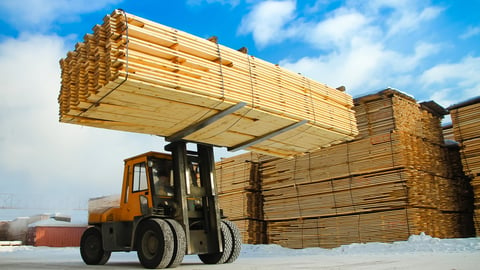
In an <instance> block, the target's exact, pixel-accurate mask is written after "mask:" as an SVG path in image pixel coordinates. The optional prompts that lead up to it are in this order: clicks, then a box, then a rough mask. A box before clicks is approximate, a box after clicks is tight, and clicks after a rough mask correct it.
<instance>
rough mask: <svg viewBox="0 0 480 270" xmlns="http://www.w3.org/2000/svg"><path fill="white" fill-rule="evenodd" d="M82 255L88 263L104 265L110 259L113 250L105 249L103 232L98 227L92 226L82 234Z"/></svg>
mask: <svg viewBox="0 0 480 270" xmlns="http://www.w3.org/2000/svg"><path fill="white" fill-rule="evenodd" d="M80 255H81V256H82V259H83V261H84V262H85V263H86V264H88V265H103V264H106V263H107V261H108V259H110V255H111V252H110V251H105V250H103V242H102V233H101V232H100V230H99V229H98V228H96V227H90V228H88V229H87V230H86V231H85V232H84V233H83V234H82V238H81V240H80Z"/></svg>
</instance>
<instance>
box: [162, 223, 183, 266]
mask: <svg viewBox="0 0 480 270" xmlns="http://www.w3.org/2000/svg"><path fill="white" fill-rule="evenodd" d="M165 221H166V222H167V223H168V224H169V225H170V229H172V232H173V238H174V240H175V241H174V244H175V245H174V247H173V256H172V260H171V261H170V263H169V264H168V266H167V267H168V268H174V267H177V266H178V265H179V264H181V263H182V261H183V257H184V256H185V250H186V248H187V240H186V236H185V230H184V229H183V227H182V225H180V223H178V222H177V221H176V220H174V219H165Z"/></svg>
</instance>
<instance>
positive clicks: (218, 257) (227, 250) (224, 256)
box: [198, 222, 233, 264]
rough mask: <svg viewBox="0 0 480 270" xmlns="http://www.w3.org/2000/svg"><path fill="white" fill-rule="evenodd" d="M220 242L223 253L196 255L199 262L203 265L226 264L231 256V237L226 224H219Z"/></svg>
mask: <svg viewBox="0 0 480 270" xmlns="http://www.w3.org/2000/svg"><path fill="white" fill-rule="evenodd" d="M220 230H221V238H222V239H221V240H222V246H223V251H222V252H218V253H207V254H198V257H199V258H200V260H201V261H202V262H203V263H205V264H222V263H225V262H227V260H228V259H229V258H230V256H231V254H232V248H233V242H232V239H233V236H232V233H231V232H230V229H229V228H228V226H227V224H225V223H224V222H220Z"/></svg>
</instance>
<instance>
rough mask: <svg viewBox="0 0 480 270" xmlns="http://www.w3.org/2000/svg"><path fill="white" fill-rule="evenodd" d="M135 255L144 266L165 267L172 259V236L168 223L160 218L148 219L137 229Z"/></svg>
mask: <svg viewBox="0 0 480 270" xmlns="http://www.w3.org/2000/svg"><path fill="white" fill-rule="evenodd" d="M137 239H138V243H137V255H138V259H139V260H140V263H141V264H142V265H143V267H145V268H150V269H153V268H166V267H167V266H168V265H169V264H170V262H171V261H172V256H173V251H174V243H175V242H174V237H173V232H172V229H171V228H170V225H169V224H168V223H167V222H166V221H165V220H162V219H149V220H145V221H143V222H142V223H141V224H140V227H139V229H138V238H137Z"/></svg>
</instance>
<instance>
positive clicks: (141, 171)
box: [132, 162, 148, 192]
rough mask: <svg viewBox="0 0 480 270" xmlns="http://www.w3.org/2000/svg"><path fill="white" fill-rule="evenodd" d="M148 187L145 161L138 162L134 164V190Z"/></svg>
mask: <svg viewBox="0 0 480 270" xmlns="http://www.w3.org/2000/svg"><path fill="white" fill-rule="evenodd" d="M146 189H148V183H147V170H146V166H145V163H144V162H143V163H137V164H135V165H134V166H133V185H132V191H133V192H136V191H142V190H146Z"/></svg>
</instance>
